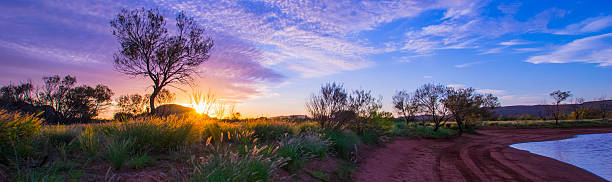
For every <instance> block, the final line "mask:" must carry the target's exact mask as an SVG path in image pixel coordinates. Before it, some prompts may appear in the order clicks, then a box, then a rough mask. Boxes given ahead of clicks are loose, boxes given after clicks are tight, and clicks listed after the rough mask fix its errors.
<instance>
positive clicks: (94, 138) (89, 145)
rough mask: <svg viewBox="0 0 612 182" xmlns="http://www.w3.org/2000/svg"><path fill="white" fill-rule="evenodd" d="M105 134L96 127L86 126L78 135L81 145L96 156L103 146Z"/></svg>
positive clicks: (86, 151) (85, 150) (82, 148)
mask: <svg viewBox="0 0 612 182" xmlns="http://www.w3.org/2000/svg"><path fill="white" fill-rule="evenodd" d="M102 139H103V136H102V134H101V133H100V132H97V131H96V128H94V127H86V128H85V129H84V130H83V132H81V134H80V136H79V137H78V141H79V147H80V148H81V150H82V151H83V152H85V153H87V154H89V155H90V156H95V155H96V154H97V153H98V151H100V149H101V148H102Z"/></svg>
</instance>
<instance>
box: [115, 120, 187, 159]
mask: <svg viewBox="0 0 612 182" xmlns="http://www.w3.org/2000/svg"><path fill="white" fill-rule="evenodd" d="M115 126H116V127H117V129H116V130H114V131H113V133H112V134H111V135H110V137H113V138H115V139H116V140H129V141H131V142H132V143H133V145H134V147H133V149H134V150H135V151H133V152H134V153H138V154H148V153H153V154H160V153H167V152H168V151H169V150H171V149H177V148H178V147H181V146H185V145H187V144H189V143H192V142H193V141H190V140H191V139H192V138H194V137H193V136H192V135H194V131H193V130H192V125H190V124H182V125H178V126H171V125H169V124H159V123H149V122H134V123H124V124H117V125H115ZM110 131H112V130H110Z"/></svg>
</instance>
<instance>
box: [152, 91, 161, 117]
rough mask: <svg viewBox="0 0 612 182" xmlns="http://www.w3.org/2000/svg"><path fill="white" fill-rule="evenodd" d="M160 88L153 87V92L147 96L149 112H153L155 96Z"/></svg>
mask: <svg viewBox="0 0 612 182" xmlns="http://www.w3.org/2000/svg"><path fill="white" fill-rule="evenodd" d="M160 90H161V88H160V87H156V88H153V93H152V94H151V97H149V108H151V112H150V114H155V97H157V94H158V93H159V91H160Z"/></svg>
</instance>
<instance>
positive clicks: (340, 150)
mask: <svg viewBox="0 0 612 182" xmlns="http://www.w3.org/2000/svg"><path fill="white" fill-rule="evenodd" d="M324 138H325V139H328V140H329V141H330V142H331V149H332V150H333V151H334V152H335V153H336V155H337V156H338V157H340V158H342V159H346V160H351V159H352V158H353V157H355V156H354V155H355V152H356V151H355V148H356V147H357V146H358V145H360V144H361V141H360V140H359V136H357V135H356V134H355V133H352V132H350V131H343V130H325V131H324Z"/></svg>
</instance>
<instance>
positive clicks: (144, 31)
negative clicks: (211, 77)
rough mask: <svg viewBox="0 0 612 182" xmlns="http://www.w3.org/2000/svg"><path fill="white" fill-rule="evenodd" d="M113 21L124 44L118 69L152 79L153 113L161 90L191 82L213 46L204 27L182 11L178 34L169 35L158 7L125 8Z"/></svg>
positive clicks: (151, 106) (116, 65)
mask: <svg viewBox="0 0 612 182" xmlns="http://www.w3.org/2000/svg"><path fill="white" fill-rule="evenodd" d="M110 24H111V27H112V28H113V30H112V32H113V35H114V36H115V37H116V39H117V40H118V41H119V43H120V44H121V48H120V50H119V52H118V53H116V54H115V55H114V58H115V64H114V65H115V69H116V70H117V71H119V72H121V73H123V74H126V75H130V76H139V77H145V78H149V79H151V81H153V93H151V96H150V98H149V107H150V108H151V113H155V98H156V97H157V96H158V94H159V92H160V91H161V90H162V89H163V88H164V87H165V86H167V85H170V84H174V83H182V84H185V83H190V82H191V81H192V78H191V75H192V74H194V73H196V72H197V68H198V66H199V65H200V64H202V63H203V62H204V61H206V60H208V58H209V54H210V50H211V48H212V47H213V41H212V39H210V38H208V37H205V35H204V29H203V28H201V27H200V26H198V24H197V23H196V22H195V21H194V20H193V18H188V17H187V16H185V14H183V13H180V14H179V15H178V16H177V17H176V28H177V29H176V34H175V35H170V33H169V32H168V29H167V28H166V20H165V19H164V17H163V16H162V15H161V14H160V13H159V10H157V9H151V10H145V9H137V10H125V9H124V10H122V11H121V12H120V13H119V14H118V15H117V16H116V18H115V19H114V20H112V21H111V22H110Z"/></svg>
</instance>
